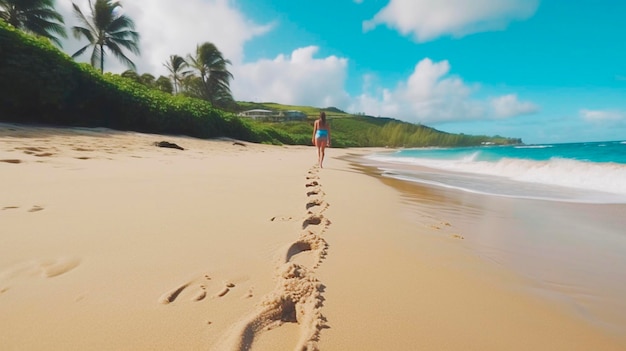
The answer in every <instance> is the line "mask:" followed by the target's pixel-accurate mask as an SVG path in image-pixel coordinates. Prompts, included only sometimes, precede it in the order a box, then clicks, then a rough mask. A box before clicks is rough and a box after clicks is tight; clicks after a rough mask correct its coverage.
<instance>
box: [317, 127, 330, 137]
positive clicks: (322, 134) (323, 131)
mask: <svg viewBox="0 0 626 351" xmlns="http://www.w3.org/2000/svg"><path fill="white" fill-rule="evenodd" d="M319 138H328V130H326V129H318V130H317V131H316V132H315V139H319Z"/></svg>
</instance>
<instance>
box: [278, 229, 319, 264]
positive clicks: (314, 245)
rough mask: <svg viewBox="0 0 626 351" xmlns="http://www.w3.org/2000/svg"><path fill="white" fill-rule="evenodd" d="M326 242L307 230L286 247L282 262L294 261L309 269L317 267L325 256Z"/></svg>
mask: <svg viewBox="0 0 626 351" xmlns="http://www.w3.org/2000/svg"><path fill="white" fill-rule="evenodd" d="M327 250H328V243H327V242H326V240H324V239H323V238H322V237H320V236H319V235H316V234H315V233H313V232H311V231H307V232H305V233H303V234H302V235H301V236H300V239H299V240H298V241H296V242H295V243H293V244H291V245H290V246H289V247H288V248H287V252H286V253H285V256H284V260H283V263H289V262H295V263H297V264H301V265H303V266H305V267H310V268H311V269H314V268H317V267H319V264H320V263H321V261H322V259H323V258H324V257H326V253H327Z"/></svg>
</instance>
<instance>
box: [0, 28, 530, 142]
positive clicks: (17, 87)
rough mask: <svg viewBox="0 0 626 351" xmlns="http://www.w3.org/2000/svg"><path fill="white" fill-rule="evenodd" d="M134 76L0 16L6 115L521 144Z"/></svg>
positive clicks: (11, 118)
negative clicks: (272, 118) (223, 101)
mask: <svg viewBox="0 0 626 351" xmlns="http://www.w3.org/2000/svg"><path fill="white" fill-rule="evenodd" d="M172 68H174V67H172ZM177 70H178V69H177ZM127 76H129V77H128V78H125V77H123V76H120V75H116V74H111V73H105V74H101V73H100V72H99V71H97V70H96V69H94V68H93V67H92V66H90V65H87V64H78V63H76V62H74V61H73V60H72V59H71V58H70V57H69V56H67V55H66V54H64V53H62V52H61V51H59V50H58V49H57V48H56V47H54V46H53V45H52V44H51V43H50V42H49V41H48V40H46V39H42V38H37V37H34V36H31V35H28V34H25V33H23V32H21V31H19V30H17V29H15V28H14V27H13V26H11V25H8V24H6V23H5V22H4V21H0V106H1V107H2V109H0V121H5V122H18V123H46V124H53V125H67V126H84V127H108V128H114V129H119V130H133V131H139V132H150V133H160V134H179V135H180V134H182V135H189V136H193V137H199V138H210V137H231V138H235V139H240V140H246V141H250V142H257V143H272V144H302V145H307V144H310V143H311V134H312V123H313V120H314V119H315V118H316V116H317V115H318V114H319V111H320V110H324V111H326V112H327V115H328V116H329V121H330V123H331V128H332V137H333V146H335V147H353V146H391V147H402V146H404V147H413V146H434V145H438V146H466V145H479V144H480V143H482V142H492V143H496V144H511V143H521V140H519V139H508V138H502V137H486V136H469V135H463V134H449V133H444V132H441V131H438V130H436V129H433V128H429V127H426V126H422V125H415V124H410V123H405V122H401V121H398V120H394V119H391V118H375V117H370V116H354V115H350V114H347V113H345V112H343V111H340V110H338V109H336V108H333V107H329V108H325V109H319V108H316V107H303V106H286V105H279V104H275V103H263V104H257V103H249V102H246V103H244V102H242V103H236V105H232V106H229V107H228V108H229V110H231V111H241V110H247V109H250V108H264V109H274V110H292V109H295V110H300V111H303V112H305V113H306V114H307V115H308V116H309V119H308V120H306V121H304V122H287V123H261V122H255V121H252V120H248V119H243V118H239V117H237V116H236V115H234V114H233V113H232V112H226V111H224V110H222V109H218V108H216V107H215V106H214V105H212V104H211V103H210V102H208V101H207V100H203V99H198V98H193V97H188V96H183V95H172V94H170V93H168V92H164V91H162V90H167V89H163V87H159V84H158V83H157V82H158V79H157V80H155V79H154V77H153V76H151V75H149V74H144V75H141V76H138V77H137V75H136V74H135V75H132V74H127ZM133 77H135V78H133ZM135 79H138V81H139V82H141V83H138V82H137V81H135ZM150 86H152V88H151V87H150ZM179 87H180V86H179ZM159 89H162V90H159ZM233 104H235V103H234V101H233Z"/></svg>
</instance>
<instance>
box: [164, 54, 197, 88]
mask: <svg viewBox="0 0 626 351" xmlns="http://www.w3.org/2000/svg"><path fill="white" fill-rule="evenodd" d="M163 66H165V68H167V70H168V71H169V72H170V78H172V81H173V82H174V94H177V93H178V86H179V85H181V84H182V81H183V79H184V78H185V77H186V76H188V75H189V74H191V71H189V70H186V69H187V68H188V67H189V65H188V64H187V61H185V59H184V58H182V57H180V56H178V55H170V59H169V61H167V62H165V63H164V64H163Z"/></svg>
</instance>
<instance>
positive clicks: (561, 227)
mask: <svg viewBox="0 0 626 351" xmlns="http://www.w3.org/2000/svg"><path fill="white" fill-rule="evenodd" d="M364 163H365V164H367V165H369V166H373V167H376V168H378V169H379V170H380V172H381V174H382V175H383V176H385V177H390V178H395V179H399V180H403V181H406V182H410V183H411V184H412V185H413V186H414V187H415V188H416V189H420V190H417V191H415V192H414V194H415V195H405V197H406V198H407V199H409V201H408V203H410V204H411V205H410V209H411V211H413V212H410V213H413V214H414V215H413V216H411V217H410V218H411V219H412V220H415V221H416V223H418V224H419V225H421V226H424V225H426V226H427V227H428V224H429V222H428V220H430V219H436V222H438V223H443V222H445V223H449V224H450V228H453V229H452V230H454V232H455V233H458V234H459V235H462V237H463V238H464V240H463V241H462V242H463V244H464V245H465V246H466V247H468V248H470V249H471V251H474V252H475V253H476V255H477V256H478V257H480V258H482V259H485V260H486V261H488V262H492V263H495V264H496V265H498V266H500V267H504V268H506V269H510V270H511V271H514V272H516V273H517V274H519V275H521V276H523V277H525V278H528V279H529V281H530V282H531V283H530V284H529V285H530V286H531V287H530V290H531V291H533V292H537V293H538V294H539V295H541V296H547V297H548V298H549V299H554V300H556V301H558V302H559V303H562V304H564V305H565V306H568V307H569V308H571V311H572V312H573V313H575V314H577V315H579V316H580V317H582V318H583V319H585V320H587V321H589V322H591V323H593V324H595V325H598V326H600V327H601V328H605V329H606V330H607V331H609V332H611V333H615V335H618V336H620V337H623V336H624V335H626V300H625V299H624V296H626V279H624V274H625V273H624V272H626V230H625V229H624V228H625V226H626V219H625V218H624V215H625V214H626V141H611V142H593V143H570V144H542V145H523V146H492V145H484V146H480V147H468V148H422V149H403V150H394V151H388V152H380V153H376V154H371V155H368V156H367V157H366V158H365V162H364ZM394 183H395V182H394ZM408 188H411V186H409V187H403V189H408ZM408 193H409V194H413V193H411V192H408ZM436 233H439V232H436Z"/></svg>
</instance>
